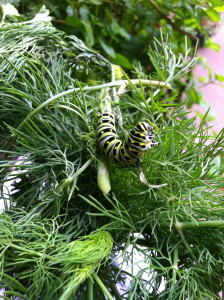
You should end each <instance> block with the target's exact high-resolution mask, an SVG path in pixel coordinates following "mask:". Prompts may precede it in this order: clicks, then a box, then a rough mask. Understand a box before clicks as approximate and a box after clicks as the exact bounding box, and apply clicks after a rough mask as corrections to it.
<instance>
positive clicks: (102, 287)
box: [92, 273, 114, 300]
mask: <svg viewBox="0 0 224 300" xmlns="http://www.w3.org/2000/svg"><path fill="white" fill-rule="evenodd" d="M92 277H93V279H94V280H95V281H96V283H97V284H98V285H99V287H100V288H101V290H102V292H103V293H104V294H105V295H106V296H107V298H108V300H114V298H113V296H112V295H111V293H110V292H109V291H108V289H107V288H106V287H105V285H104V284H103V282H102V281H101V280H100V278H99V276H98V275H97V274H96V273H93V274H92Z"/></svg>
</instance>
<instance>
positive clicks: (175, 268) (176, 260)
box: [172, 248, 178, 285]
mask: <svg viewBox="0 0 224 300" xmlns="http://www.w3.org/2000/svg"><path fill="white" fill-rule="evenodd" d="M177 271H178V249H177V248H176V249H174V255H173V276H172V281H173V285H174V284H175V282H176V277H177Z"/></svg>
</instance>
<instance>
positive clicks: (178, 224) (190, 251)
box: [175, 221, 197, 261]
mask: <svg viewBox="0 0 224 300" xmlns="http://www.w3.org/2000/svg"><path fill="white" fill-rule="evenodd" d="M180 224H181V223H179V222H178V221H177V222H176V223H175V227H176V230H177V232H178V233H179V235H180V237H181V239H182V242H183V243H184V245H185V247H186V249H187V250H188V251H189V253H190V255H191V257H192V258H193V260H195V261H197V258H196V256H195V255H194V254H193V253H192V249H191V247H190V246H189V244H188V242H187V240H186V239H185V236H184V234H183V231H182V228H181V226H180Z"/></svg>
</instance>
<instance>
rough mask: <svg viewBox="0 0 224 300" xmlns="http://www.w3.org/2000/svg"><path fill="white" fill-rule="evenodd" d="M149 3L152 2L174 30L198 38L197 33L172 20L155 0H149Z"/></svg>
mask: <svg viewBox="0 0 224 300" xmlns="http://www.w3.org/2000/svg"><path fill="white" fill-rule="evenodd" d="M149 3H150V4H151V6H152V7H153V8H154V9H155V10H156V11H157V13H158V14H159V15H160V16H161V17H162V18H163V19H165V20H166V21H167V23H168V24H170V25H171V26H172V27H173V29H174V30H176V31H177V32H179V33H181V34H184V35H187V36H188V37H189V38H191V39H194V40H198V38H197V37H196V35H194V34H192V33H189V32H187V31H185V30H183V29H181V28H180V26H179V25H177V24H176V23H174V22H173V21H171V19H170V18H169V17H168V15H166V14H165V13H164V12H163V11H162V10H161V9H160V7H159V6H157V5H156V3H155V1H153V0H149Z"/></svg>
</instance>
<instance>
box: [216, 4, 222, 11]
mask: <svg viewBox="0 0 224 300" xmlns="http://www.w3.org/2000/svg"><path fill="white" fill-rule="evenodd" d="M215 10H216V11H218V12H224V5H223V6H219V7H216V8H215Z"/></svg>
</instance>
